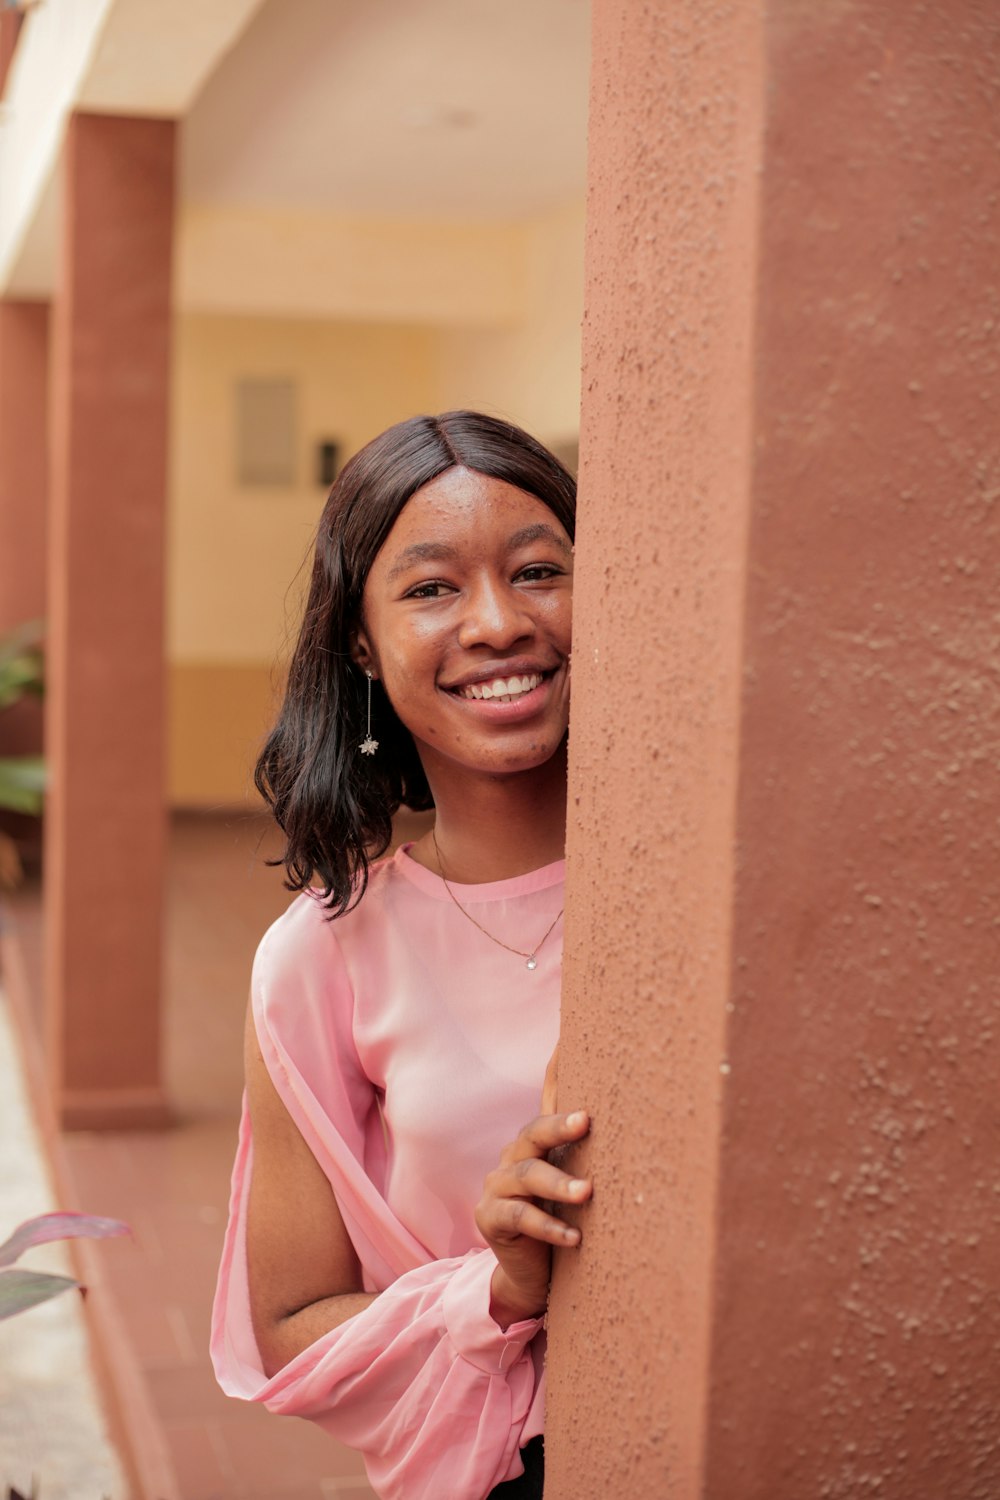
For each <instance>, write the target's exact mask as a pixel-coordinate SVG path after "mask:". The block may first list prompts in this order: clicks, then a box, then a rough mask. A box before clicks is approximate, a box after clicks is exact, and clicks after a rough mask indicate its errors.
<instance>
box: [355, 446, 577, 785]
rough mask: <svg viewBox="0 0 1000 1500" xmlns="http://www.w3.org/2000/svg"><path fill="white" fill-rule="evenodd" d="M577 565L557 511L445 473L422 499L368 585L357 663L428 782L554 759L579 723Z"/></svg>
mask: <svg viewBox="0 0 1000 1500" xmlns="http://www.w3.org/2000/svg"><path fill="white" fill-rule="evenodd" d="M572 576H573V553H572V547H571V544H570V539H569V537H568V535H567V534H566V531H565V530H564V528H563V526H562V524H561V523H560V521H559V520H558V518H557V517H556V515H555V514H554V512H553V511H551V510H550V509H549V508H548V506H547V505H545V504H543V502H542V501H541V500H539V499H537V498H536V497H535V496H534V495H529V494H526V493H525V492H524V491H523V490H519V489H516V488H515V487H514V486H513V485H510V484H506V483H504V481H503V480H500V479H490V478H488V477H487V476H486V475H483V474H478V473H475V472H473V471H472V470H469V469H462V468H454V469H449V470H447V471H446V472H445V473H444V474H441V475H440V476H439V477H438V478H437V479H435V480H432V481H431V483H430V484H426V485H424V486H423V488H422V489H419V490H417V492H416V494H414V495H413V496H412V497H411V498H410V500H409V501H407V503H406V505H404V507H403V509H402V510H401V511H400V513H399V516H398V517H397V518H396V522H395V524H394V526H393V528H392V530H391V531H390V533H389V535H388V537H387V538H386V540H385V543H384V544H383V546H382V548H381V550H380V552H379V553H378V556H377V557H376V559H375V562H374V563H373V564H372V568H371V572H370V573H369V575H368V579H367V582H366V584H365V589H364V595H363V599H362V606H361V621H360V625H359V629H358V632H357V636H356V639H355V642H354V654H355V657H356V659H357V660H358V661H359V662H360V664H361V665H362V666H366V667H368V668H369V669H370V670H371V671H372V672H373V674H374V675H375V676H376V677H377V678H379V679H380V680H381V682H382V685H383V687H384V689H385V692H386V694H387V695H388V698H389V701H390V702H391V703H392V706H393V708H394V709H395V710H396V713H397V714H398V715H399V718H400V719H401V720H402V722H403V724H404V725H405V726H406V728H407V729H408V730H409V731H410V733H411V734H412V736H413V739H414V741H415V743H416V746H417V750H418V752H419V754H420V757H421V760H422V761H423V763H424V767H425V770H426V771H427V773H428V776H429V777H430V776H432V775H433V774H434V771H435V770H436V769H441V768H443V767H444V766H446V765H449V764H450V765H461V766H463V767H465V768H466V769H468V770H479V771H484V772H488V773H494V774H508V773H511V772H515V771H525V770H530V769H532V768H533V767H535V766H539V765H542V764H543V763H544V762H545V761H547V760H548V759H549V758H550V757H551V756H552V755H553V754H554V753H555V751H556V750H557V749H558V747H559V746H560V745H561V743H562V741H563V738H564V736H565V734H566V728H567V724H568V722H569V652H570V611H571V604H572Z"/></svg>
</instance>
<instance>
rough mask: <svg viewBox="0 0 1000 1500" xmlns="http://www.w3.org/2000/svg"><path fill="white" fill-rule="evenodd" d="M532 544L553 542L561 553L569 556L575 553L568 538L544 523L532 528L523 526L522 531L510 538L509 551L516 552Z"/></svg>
mask: <svg viewBox="0 0 1000 1500" xmlns="http://www.w3.org/2000/svg"><path fill="white" fill-rule="evenodd" d="M532 542H552V543H553V545H554V546H556V547H558V548H559V550H560V552H565V553H566V554H567V556H568V555H569V554H570V553H571V552H572V551H573V549H572V547H571V546H570V544H569V542H568V541H567V540H566V538H565V537H562V536H560V535H559V533H558V531H555V530H553V528H552V527H551V526H546V525H545V522H544V521H535V522H534V523H533V524H532V525H531V526H522V527H521V529H520V531H515V532H514V534H513V536H511V537H509V538H508V541H507V550H508V552H516V551H517V549H518V547H528V546H530V545H531V543H532Z"/></svg>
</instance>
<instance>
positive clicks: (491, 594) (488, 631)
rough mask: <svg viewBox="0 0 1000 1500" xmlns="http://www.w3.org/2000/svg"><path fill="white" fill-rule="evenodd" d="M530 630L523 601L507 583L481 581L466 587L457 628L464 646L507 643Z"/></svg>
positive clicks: (508, 645) (500, 645)
mask: <svg viewBox="0 0 1000 1500" xmlns="http://www.w3.org/2000/svg"><path fill="white" fill-rule="evenodd" d="M531 631H532V623H531V616H530V613H529V612H528V610H527V608H526V607H525V601H524V600H523V599H522V598H521V597H520V595H519V594H518V592H517V590H516V589H512V588H511V587H510V586H509V585H507V586H503V585H498V584H495V583H484V584H481V585H480V586H479V587H477V588H475V589H473V590H471V591H470V593H469V596H468V604H467V606H466V609H465V613H464V616H463V619H462V623H461V626H460V628H459V644H460V645H461V646H464V647H469V646H477V645H489V646H494V647H508V648H509V647H510V646H511V645H513V644H514V642H515V641H519V640H522V639H523V638H524V636H526V635H530V634H531Z"/></svg>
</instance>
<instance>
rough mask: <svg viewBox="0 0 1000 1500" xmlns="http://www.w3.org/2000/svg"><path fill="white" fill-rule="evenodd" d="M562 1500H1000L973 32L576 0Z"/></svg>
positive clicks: (780, 10)
mask: <svg viewBox="0 0 1000 1500" xmlns="http://www.w3.org/2000/svg"><path fill="white" fill-rule="evenodd" d="M593 56H594V60H595V62H594V80H593V93H592V106H593V108H592V136H591V180H590V202H589V207H588V213H589V229H588V235H589V239H588V247H589V248H588V266H587V286H586V308H587V310H586V314H585V322H584V402H583V421H582V453H583V472H582V492H581V508H582V520H581V529H580V539H579V543H578V548H577V555H578V580H577V589H576V602H577V625H576V636H575V641H574V706H573V720H572V725H571V738H570V746H571V785H570V831H569V847H568V853H569V892H568V898H569V899H568V908H567V960H566V976H565V992H564V1019H563V1033H564V1043H563V1048H562V1052H561V1057H560V1098H561V1102H562V1103H563V1104H564V1105H566V1106H569V1105H579V1104H584V1105H586V1106H588V1107H590V1108H591V1110H592V1112H593V1120H594V1128H593V1136H592V1140H591V1142H590V1144H589V1146H588V1147H587V1149H586V1150H585V1151H583V1152H581V1153H579V1157H580V1160H581V1162H582V1163H583V1164H584V1165H586V1166H589V1168H590V1169H592V1171H593V1174H594V1181H595V1191H594V1200H593V1204H592V1205H591V1206H589V1207H588V1208H586V1209H585V1210H583V1211H582V1212H581V1213H580V1215H579V1218H580V1222H581V1225H582V1227H583V1232H584V1243H583V1248H582V1251H581V1253H580V1254H579V1256H575V1257H574V1256H566V1257H563V1258H562V1259H561V1261H560V1264H559V1265H558V1266H557V1270H556V1275H555V1280H554V1290H553V1299H552V1307H551V1310H550V1317H549V1324H550V1359H549V1371H550V1396H549V1406H548V1421H547V1431H546V1465H547V1474H546V1497H547V1500H571V1497H572V1500H598V1497H600V1500H604V1497H607V1496H632V1495H636V1496H644V1497H645V1496H654V1495H656V1496H660V1495H669V1496H670V1497H671V1500H678V1497H685V1500H687V1497H692V1500H693V1497H695V1496H697V1497H699V1500H765V1497H766V1500H803V1497H804V1496H810V1497H811V1496H825V1497H828V1500H857V1497H858V1496H862V1495H869V1494H871V1495H876V1494H877V1495H878V1496H880V1497H882V1500H915V1497H920V1500H924V1497H927V1500H930V1497H934V1500H938V1497H945V1496H947V1497H949V1500H950V1497H952V1496H954V1497H955V1500H958V1497H962V1500H992V1497H993V1496H995V1495H996V1494H997V1493H1000V1445H998V1444H997V1441H996V1431H997V1428H996V1394H997V1365H996V1350H997V1348H998V1347H1000V1175H998V1168H997V1146H998V1142H1000V1092H998V1090H997V1087H996V1062H995V1057H996V1045H995V1038H996V1024H997V1015H998V1012H1000V990H998V980H997V972H998V965H997V954H998V951H1000V949H998V944H997V912H998V911H1000V838H998V825H997V810H998V800H1000V793H998V785H997V752H996V743H997V741H996V725H997V722H998V718H997V682H996V672H997V639H998V638H997V631H996V612H997V598H998V592H1000V591H998V585H1000V535H998V529H1000V523H998V520H997V507H996V499H997V496H998V495H1000V467H998V463H1000V460H998V448H997V426H996V416H995V413H996V412H997V410H1000V357H998V356H1000V305H998V303H1000V282H998V280H997V274H996V268H997V266H998V264H1000V208H998V196H1000V195H998V171H997V160H998V158H997V128H998V127H997V122H998V119H1000V112H998V102H1000V92H998V87H997V82H998V79H997V71H996V59H997V57H998V56H1000V13H998V12H997V11H996V10H995V8H994V7H990V6H986V5H984V4H982V3H977V0H956V3H955V4H954V5H949V6H943V5H938V6H921V7H917V6H912V5H911V4H909V3H908V0H888V3H886V0H877V3H876V0H853V3H850V4H847V5H836V6H833V5H831V6H816V5H812V4H805V3H803V0H769V3H767V4H765V5H764V6H763V7H760V6H757V5H750V4H749V3H748V4H746V5H737V6H733V7H727V8H726V9H725V11H724V12H723V11H718V12H712V11H710V10H709V9H706V8H705V7H703V6H700V5H698V4H696V3H695V0H689V3H678V0H657V3H653V4H650V5H644V6H642V7H638V6H633V5H631V4H630V3H628V0H596V4H595V36H594V48H593Z"/></svg>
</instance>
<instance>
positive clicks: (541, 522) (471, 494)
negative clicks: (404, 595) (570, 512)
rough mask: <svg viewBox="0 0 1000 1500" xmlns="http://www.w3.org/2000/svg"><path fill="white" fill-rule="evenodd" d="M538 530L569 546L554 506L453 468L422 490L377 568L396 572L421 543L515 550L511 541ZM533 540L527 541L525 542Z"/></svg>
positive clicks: (403, 515)
mask: <svg viewBox="0 0 1000 1500" xmlns="http://www.w3.org/2000/svg"><path fill="white" fill-rule="evenodd" d="M529 528H537V534H538V536H539V537H540V536H541V535H542V534H543V530H544V531H550V532H551V533H553V535H554V538H556V539H558V540H559V541H560V542H565V544H566V545H567V546H568V545H569V538H568V536H567V534H566V531H565V529H564V527H563V525H562V523H561V521H560V520H559V518H558V517H557V516H556V514H555V513H554V511H552V510H551V509H550V508H549V506H547V505H546V504H545V502H544V500H540V499H539V498H538V496H537V495H531V494H529V493H528V492H527V491H526V490H521V489H518V488H517V487H516V485H513V484H508V483H507V481H506V480H503V479H494V478H493V477H492V476H490V475H488V474H479V473H477V472H476V471H475V470H471V469H459V468H452V469H447V470H446V471H445V472H444V473H443V474H439V475H438V476H437V478H436V479H432V480H431V481H430V482H429V483H428V484H425V485H422V486H421V488H420V489H419V490H417V491H416V492H415V493H414V494H413V495H411V497H410V499H409V500H408V501H407V502H406V504H405V505H404V506H403V508H402V510H401V511H400V513H399V515H398V516H397V517H396V520H395V522H394V523H393V526H392V529H391V531H390V532H389V535H388V536H387V537H386V539H385V542H384V543H383V545H382V547H381V549H380V551H379V554H378V557H377V558H376V564H382V565H387V566H389V567H394V566H395V565H396V563H397V561H398V555H399V554H400V553H401V552H403V551H406V550H409V549H411V548H412V547H414V546H416V545H420V544H421V543H428V544H432V543H436V542H448V543H450V544H451V545H453V546H456V547H459V548H460V547H462V546H463V545H480V546H481V545H483V544H484V543H486V542H489V543H490V544H493V545H501V546H502V545H510V541H511V538H512V537H513V536H515V535H517V534H519V533H525V532H526V531H527V529H529ZM532 539H533V538H531V537H528V536H526V535H522V536H521V537H520V540H521V541H522V542H524V541H529V540H532Z"/></svg>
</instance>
